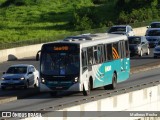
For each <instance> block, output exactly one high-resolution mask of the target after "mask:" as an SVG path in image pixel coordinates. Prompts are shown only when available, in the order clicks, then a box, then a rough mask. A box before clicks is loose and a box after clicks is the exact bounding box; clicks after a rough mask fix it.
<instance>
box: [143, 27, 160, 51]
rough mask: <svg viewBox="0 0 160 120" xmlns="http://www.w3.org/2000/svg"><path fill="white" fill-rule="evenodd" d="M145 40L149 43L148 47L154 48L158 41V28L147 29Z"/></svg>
mask: <svg viewBox="0 0 160 120" xmlns="http://www.w3.org/2000/svg"><path fill="white" fill-rule="evenodd" d="M145 36H146V39H147V40H148V42H149V47H150V48H153V47H155V46H156V43H157V42H158V41H160V28H149V29H148V30H147V31H146V35H145Z"/></svg>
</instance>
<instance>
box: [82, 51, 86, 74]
mask: <svg viewBox="0 0 160 120" xmlns="http://www.w3.org/2000/svg"><path fill="white" fill-rule="evenodd" d="M86 53H87V52H86V50H82V70H83V72H84V71H85V70H86V69H87V55H86Z"/></svg>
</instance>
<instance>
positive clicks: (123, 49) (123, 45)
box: [119, 41, 126, 81]
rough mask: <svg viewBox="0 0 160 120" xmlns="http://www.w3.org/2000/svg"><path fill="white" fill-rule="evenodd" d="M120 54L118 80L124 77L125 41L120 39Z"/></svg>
mask: <svg viewBox="0 0 160 120" xmlns="http://www.w3.org/2000/svg"><path fill="white" fill-rule="evenodd" d="M119 48H120V54H121V68H120V70H121V71H120V76H119V80H120V81H121V80H124V79H125V78H126V76H125V73H126V49H125V41H120V47H119Z"/></svg>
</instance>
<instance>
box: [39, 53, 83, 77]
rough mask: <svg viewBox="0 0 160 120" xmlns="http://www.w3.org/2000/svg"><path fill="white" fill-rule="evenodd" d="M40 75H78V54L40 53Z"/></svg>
mask: <svg viewBox="0 0 160 120" xmlns="http://www.w3.org/2000/svg"><path fill="white" fill-rule="evenodd" d="M42 56H43V57H42V58H41V73H42V74H45V75H55V76H65V75H75V74H79V71H80V62H79V61H80V60H79V53H70V52H56V53H55V52H53V53H52V52H49V53H46V52H44V53H42Z"/></svg>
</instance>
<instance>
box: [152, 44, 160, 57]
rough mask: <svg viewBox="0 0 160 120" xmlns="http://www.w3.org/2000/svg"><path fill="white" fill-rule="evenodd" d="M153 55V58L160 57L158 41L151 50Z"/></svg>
mask: <svg viewBox="0 0 160 120" xmlns="http://www.w3.org/2000/svg"><path fill="white" fill-rule="evenodd" d="M153 55H154V56H153V57H154V58H157V57H160V42H158V43H157V44H156V47H155V48H154V51H153Z"/></svg>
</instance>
